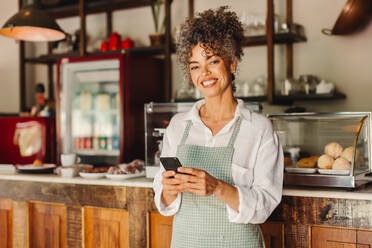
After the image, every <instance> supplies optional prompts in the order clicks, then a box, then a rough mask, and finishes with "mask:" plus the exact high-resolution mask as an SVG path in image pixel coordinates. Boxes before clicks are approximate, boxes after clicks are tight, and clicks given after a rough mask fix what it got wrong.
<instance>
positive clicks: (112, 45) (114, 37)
mask: <svg viewBox="0 0 372 248" xmlns="http://www.w3.org/2000/svg"><path fill="white" fill-rule="evenodd" d="M120 48H121V36H120V34H118V33H116V32H114V33H112V34H110V37H109V50H110V51H111V50H120Z"/></svg>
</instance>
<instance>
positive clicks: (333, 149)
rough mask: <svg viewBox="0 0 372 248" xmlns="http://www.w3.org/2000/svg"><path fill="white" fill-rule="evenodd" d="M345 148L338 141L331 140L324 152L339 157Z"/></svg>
mask: <svg viewBox="0 0 372 248" xmlns="http://www.w3.org/2000/svg"><path fill="white" fill-rule="evenodd" d="M343 150H344V148H343V147H342V146H341V145H340V144H339V143H337V142H331V143H329V144H327V145H326V146H325V147H324V153H325V154H327V155H329V156H331V157H333V158H338V157H339V156H340V155H341V153H342V151H343Z"/></svg>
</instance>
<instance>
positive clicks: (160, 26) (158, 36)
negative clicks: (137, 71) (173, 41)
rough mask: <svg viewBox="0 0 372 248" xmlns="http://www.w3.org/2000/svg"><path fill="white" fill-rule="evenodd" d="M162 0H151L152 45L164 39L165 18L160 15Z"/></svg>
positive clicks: (162, 42)
mask: <svg viewBox="0 0 372 248" xmlns="http://www.w3.org/2000/svg"><path fill="white" fill-rule="evenodd" d="M162 5H163V0H151V13H152V18H153V20H154V26H155V33H153V34H150V35H149V36H150V41H151V45H152V46H160V45H163V44H164V41H165V34H164V30H165V18H164V16H162V15H161V9H162Z"/></svg>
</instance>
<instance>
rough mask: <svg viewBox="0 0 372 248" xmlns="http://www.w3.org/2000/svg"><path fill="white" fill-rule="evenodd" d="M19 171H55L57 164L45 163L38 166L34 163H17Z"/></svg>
mask: <svg viewBox="0 0 372 248" xmlns="http://www.w3.org/2000/svg"><path fill="white" fill-rule="evenodd" d="M16 168H17V170H18V172H20V173H33V174H38V173H53V171H54V169H55V168H56V165H55V164H43V165H42V166H37V165H33V164H26V165H16Z"/></svg>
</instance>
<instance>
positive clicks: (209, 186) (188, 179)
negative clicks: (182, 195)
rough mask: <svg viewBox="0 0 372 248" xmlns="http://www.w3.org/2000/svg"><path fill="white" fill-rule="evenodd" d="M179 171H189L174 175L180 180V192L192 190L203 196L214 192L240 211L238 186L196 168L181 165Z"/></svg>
mask: <svg viewBox="0 0 372 248" xmlns="http://www.w3.org/2000/svg"><path fill="white" fill-rule="evenodd" d="M177 172H180V173H187V174H180V173H177V174H176V175H175V176H174V177H175V178H176V179H178V180H180V185H179V186H178V190H179V192H191V193H194V194H196V195H201V196H207V195H212V194H214V195H215V196H216V197H217V198H219V199H220V200H221V201H222V202H224V203H226V204H227V205H229V206H230V207H231V208H232V209H234V210H235V211H236V212H239V193H238V190H237V188H235V187H234V186H232V185H231V184H229V183H227V182H224V181H222V180H219V179H217V178H215V177H213V176H211V175H209V174H208V173H207V172H206V171H203V170H199V169H195V168H190V167H179V168H178V171H177Z"/></svg>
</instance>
